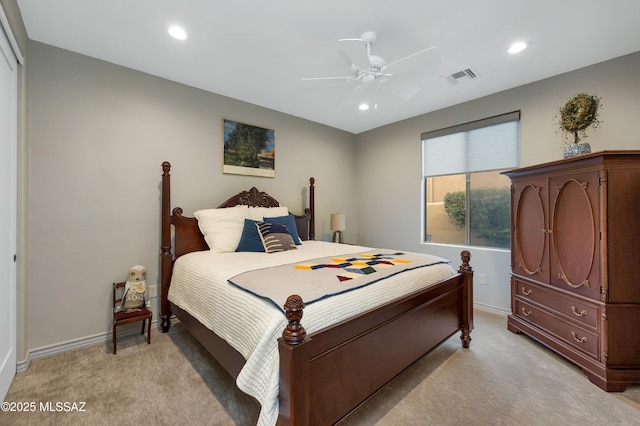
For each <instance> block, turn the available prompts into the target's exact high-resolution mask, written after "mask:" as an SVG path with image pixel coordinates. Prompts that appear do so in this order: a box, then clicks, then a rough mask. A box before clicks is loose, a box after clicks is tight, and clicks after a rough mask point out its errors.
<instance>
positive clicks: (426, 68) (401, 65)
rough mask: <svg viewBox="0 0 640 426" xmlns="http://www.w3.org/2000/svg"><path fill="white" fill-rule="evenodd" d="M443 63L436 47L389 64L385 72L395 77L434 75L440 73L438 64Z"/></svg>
mask: <svg viewBox="0 0 640 426" xmlns="http://www.w3.org/2000/svg"><path fill="white" fill-rule="evenodd" d="M441 61H442V58H441V56H440V51H439V50H438V48H437V47H436V46H431V47H429V48H427V49H424V50H420V51H419V52H416V53H413V54H411V55H408V56H405V57H404V58H400V59H397V60H395V61H393V62H389V63H388V64H387V66H386V67H385V72H390V73H391V74H393V75H394V77H395V76H405V75H409V74H414V75H433V74H437V73H438V64H439V63H440V62H441Z"/></svg>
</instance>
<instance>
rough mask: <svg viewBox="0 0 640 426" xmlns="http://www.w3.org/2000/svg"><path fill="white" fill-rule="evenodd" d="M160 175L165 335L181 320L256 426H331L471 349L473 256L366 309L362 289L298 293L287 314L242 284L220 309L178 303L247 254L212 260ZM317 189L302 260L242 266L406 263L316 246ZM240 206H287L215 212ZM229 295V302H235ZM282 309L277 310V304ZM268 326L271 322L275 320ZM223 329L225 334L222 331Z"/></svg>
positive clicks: (256, 259) (286, 255) (307, 215)
mask: <svg viewBox="0 0 640 426" xmlns="http://www.w3.org/2000/svg"><path fill="white" fill-rule="evenodd" d="M162 169H163V174H162V203H161V204H162V207H161V210H162V211H161V219H162V220H161V222H162V225H161V247H160V259H161V277H160V280H161V300H160V303H161V307H160V310H161V322H162V324H161V327H162V331H163V332H167V331H168V330H169V328H170V322H171V318H172V316H173V315H175V317H177V318H178V319H179V320H180V322H181V323H182V324H183V325H184V327H185V328H187V329H188V330H189V331H190V332H191V333H192V334H193V335H194V336H195V337H196V338H197V339H198V340H199V341H200V342H201V343H202V345H203V346H204V347H205V348H206V349H207V351H209V352H210V353H211V355H212V356H213V357H214V358H215V359H216V360H217V361H218V362H219V363H220V364H221V365H222V366H223V367H224V368H225V369H226V370H227V371H228V372H229V374H231V376H233V377H234V378H236V383H237V384H238V387H239V388H240V389H241V390H243V391H245V392H247V393H248V394H250V395H252V396H254V397H255V398H256V399H257V400H258V402H260V404H261V407H262V411H261V414H260V419H259V424H273V423H276V422H277V423H278V424H295V425H317V424H334V423H336V422H338V421H339V420H341V419H343V418H344V417H346V416H347V415H348V414H349V413H351V412H352V411H353V410H355V409H356V408H358V406H360V405H361V404H362V403H363V402H365V401H366V400H367V399H368V398H369V397H370V396H372V395H373V394H374V393H376V392H377V391H378V390H379V389H380V388H382V387H383V386H384V385H385V384H386V383H388V382H389V381H390V380H392V379H393V378H394V377H395V376H397V375H398V374H400V373H401V372H402V371H403V370H404V369H406V368H407V367H408V366H410V365H411V364H413V363H414V362H415V361H417V360H418V359H420V358H421V357H422V356H424V355H425V354H427V353H428V352H430V351H431V350H433V349H434V348H435V347H437V346H439V345H440V344H441V343H442V342H444V341H445V340H447V339H448V338H449V337H451V336H452V335H454V334H455V333H458V332H460V339H461V341H462V346H463V347H465V348H468V347H469V344H470V341H471V337H470V333H471V331H472V329H473V287H472V284H473V271H472V268H471V267H470V266H469V260H470V254H469V252H468V251H463V252H462V253H461V261H462V263H461V265H460V267H459V269H458V270H457V271H453V270H452V271H451V273H447V274H446V275H441V274H445V272H444V270H445V269H446V267H448V268H449V269H451V268H450V266H448V265H443V263H445V262H435V261H434V262H433V263H434V265H433V271H434V272H428V273H427V272H425V271H427V270H429V271H432V269H431V268H432V266H429V267H428V268H427V267H420V268H412V269H410V270H407V271H404V272H402V273H401V274H400V273H398V274H397V276H394V277H392V278H393V279H394V280H397V279H399V280H405V281H407V282H409V283H411V285H415V286H417V287H410V289H411V290H410V291H409V293H407V294H405V293H403V294H396V293H394V291H395V290H393V291H390V290H389V289H388V288H387V289H384V287H381V286H382V284H381V282H382V281H389V280H381V281H380V282H375V283H373V284H371V285H367V286H366V291H367V292H368V293H371V294H372V296H367V297H370V299H365V298H364V296H363V294H364V293H361V292H362V291H364V290H365V289H360V288H358V289H355V290H353V291H347V292H344V293H341V294H337V295H335V296H332V297H326V298H325V297H319V298H318V299H317V301H316V300H311V301H309V300H304V299H303V298H302V297H301V296H300V295H297V294H291V295H289V296H288V297H285V298H284V303H280V299H276V298H275V297H256V295H255V294H252V293H251V291H247V288H243V286H242V285H240V286H238V285H235V284H237V283H235V282H234V284H232V285H229V284H228V283H224V284H225V285H226V286H225V287H220V288H217V289H216V290H215V291H217V292H220V293H216V294H218V295H219V298H218V297H217V296H210V295H206V296H201V295H200V293H196V294H198V297H193V295H184V294H180V293H179V291H182V290H178V289H179V288H180V287H181V286H182V287H183V286H184V285H183V284H182V281H187V282H190V283H192V285H193V286H198V285H199V283H200V282H201V281H203V280H204V279H203V278H202V277H201V276H200V275H198V274H199V273H200V270H201V269H202V270H204V269H209V270H211V271H213V272H214V273H215V272H216V271H222V270H224V269H225V268H229V270H228V271H226V270H225V271H224V273H222V272H220V275H221V276H223V277H227V276H229V277H231V276H233V275H234V274H235V273H236V272H237V271H239V270H240V269H241V268H240V266H234V265H233V262H232V261H231V259H232V258H234V255H236V254H238V255H240V254H241V253H213V252H214V250H210V249H209V245H208V244H207V241H206V240H205V237H204V236H203V233H202V232H201V230H200V227H199V226H198V220H197V219H196V218H195V217H187V216H185V215H184V214H183V211H182V209H181V208H179V207H176V208H174V209H173V210H172V209H171V201H170V200H171V184H170V177H171V176H170V170H171V165H170V164H169V163H168V162H164V163H163V164H162ZM309 183H310V185H309V188H308V192H307V195H308V200H309V208H307V209H305V211H304V212H303V214H300V215H293V219H294V221H295V228H296V231H297V234H298V237H299V239H300V245H298V246H297V247H296V250H290V251H285V252H283V253H275V254H265V253H261V254H259V253H247V254H246V255H247V256H249V257H248V260H246V261H244V260H243V261H244V262H248V263H251V264H254V263H255V264H256V265H258V266H259V268H258V269H260V268H262V267H267V266H268V267H274V268H275V267H277V266H275V265H271V263H274V262H281V261H283V262H284V263H292V262H293V263H295V262H300V259H303V258H304V259H307V260H318V259H323V258H322V256H321V255H322V254H326V253H328V252H327V250H329V249H331V250H337V252H336V256H338V257H339V258H341V257H349V256H353V255H354V253H361V254H362V253H364V252H365V251H367V250H377V251H375V253H376V256H377V255H382V256H394V255H402V256H398V259H399V258H400V257H404V256H408V255H410V254H408V253H391V252H386V251H381V249H372V248H367V247H360V246H350V245H346V244H335V243H325V242H319V241H315V229H314V228H315V226H314V224H315V205H314V191H315V187H314V184H315V181H314V179H313V178H311V179H310V180H309ZM244 206H251V207H259V208H278V207H281V206H280V203H279V202H278V201H277V200H276V199H275V198H273V197H271V196H270V195H268V194H266V193H264V192H261V191H259V190H257V189H256V188H251V189H250V190H248V191H242V192H240V193H238V194H236V195H234V196H232V197H230V198H229V199H228V200H226V201H225V202H223V203H222V204H220V205H219V206H218V209H231V208H236V209H238V210H240V209H239V208H238V207H244ZM265 220H266V219H265ZM172 231H173V232H172ZM172 242H173V244H172ZM329 246H330V247H329ZM332 253H333V252H332ZM369 254H370V252H367V255H369ZM242 255H244V254H242ZM251 256H253V257H251ZM237 258H240V256H237ZM384 258H385V259H387V257H384ZM274 259H276V260H274ZM350 259H351V258H350ZM214 261H219V262H221V263H220V264H219V266H215V265H214V264H213V263H211V262H214ZM197 262H200V263H197ZM307 263H308V262H307ZM299 264H302V263H299ZM198 265H202V266H198ZM212 265H213V266H212ZM305 265H306V263H305ZM234 268H235V269H234ZM302 269H304V268H302ZM250 272H254V271H250ZM225 274H227V275H225ZM427 275H430V276H432V277H431V278H430V280H431V281H433V282H431V283H429V285H427V286H422V285H423V284H421V283H422V281H426V278H424V277H426V276H427ZM185 277H186V278H185ZM235 278H236V277H234V280H235ZM390 279H391V278H390ZM230 282H233V280H230ZM394 282H395V281H394ZM178 283H180V284H178ZM414 283H415V284H414ZM221 285H222V284H221ZM425 285H426V284H425ZM207 286H209V285H207ZM172 287H173V288H172ZM187 287H188V286H187ZM396 287H397V286H396ZM197 291H198V292H200V291H202V289H201V288H198V289H197ZM302 291H306V290H302ZM222 292H228V293H229V297H230V298H229V299H227V295H226V294H225V295H223V294H222ZM376 292H377V293H376ZM303 294H309V293H303ZM223 296H224V297H223ZM258 296H260V295H258ZM218 299H219V300H218ZM202 300H204V301H205V302H206V303H205V302H202ZM275 300H278V301H279V302H278V303H274V302H275ZM369 300H371V301H369ZM190 301H192V302H190ZM374 301H375V302H374ZM316 302H317V303H316ZM199 303H200V304H203V306H205V307H209V308H208V310H209V311H214V317H215V318H214V319H213V320H211V321H214V323H212V324H213V325H212V324H210V323H209V320H208V319H207V318H205V317H203V316H202V315H203V313H201V312H200V311H198V309H196V308H195V307H194V306H192V305H197V304H199ZM276 305H282V306H276ZM259 309H265V311H264V312H265V313H259V314H258V313H257V312H258V310H259ZM260 312H262V311H260ZM209 313H210V312H209ZM209 313H208V314H207V315H209ZM256 316H257V317H258V318H257V319H256ZM303 316H304V318H303ZM271 317H272V318H273V320H271V319H269V320H268V321H267V318H271ZM216 321H221V322H223V323H224V325H223V326H221V327H220V328H215V327H216V324H217V322H216ZM212 329H215V330H216V332H214V331H212ZM237 342H241V343H237ZM242 342H258V343H257V344H255V345H254V344H253V343H247V344H246V345H245V344H244V343H242ZM262 352H264V354H266V357H267V359H268V361H265V360H262V358H260V359H258V358H257V356H258V353H260V355H261V356H263V354H262ZM272 362H273V363H275V367H272V366H271V363H272ZM274 375H275V378H274ZM263 376H264V377H263ZM254 387H255V388H254ZM256 389H258V390H256Z"/></svg>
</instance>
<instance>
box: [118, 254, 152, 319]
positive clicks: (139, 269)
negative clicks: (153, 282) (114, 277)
mask: <svg viewBox="0 0 640 426" xmlns="http://www.w3.org/2000/svg"><path fill="white" fill-rule="evenodd" d="M146 278H147V269H146V268H145V267H144V266H141V265H136V266H133V267H132V268H131V269H130V270H129V275H127V281H126V282H125V287H124V295H123V296H122V309H123V310H126V311H129V310H132V309H140V308H143V307H145V306H146V302H147V281H146Z"/></svg>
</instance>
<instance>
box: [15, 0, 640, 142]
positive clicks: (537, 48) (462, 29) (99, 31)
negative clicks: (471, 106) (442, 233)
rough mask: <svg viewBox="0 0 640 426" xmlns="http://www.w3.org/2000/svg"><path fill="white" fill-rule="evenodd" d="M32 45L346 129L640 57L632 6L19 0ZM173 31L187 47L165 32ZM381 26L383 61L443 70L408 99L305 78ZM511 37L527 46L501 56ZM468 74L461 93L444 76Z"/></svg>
mask: <svg viewBox="0 0 640 426" xmlns="http://www.w3.org/2000/svg"><path fill="white" fill-rule="evenodd" d="M18 5H19V6H20V10H21V12H22V16H23V19H24V22H25V25H26V28H27V32H28V34H29V37H30V38H31V39H32V40H36V41H39V42H43V43H47V44H50V45H53V46H57V47H61V48H64V49H68V50H71V51H74V52H78V53H81V54H84V55H88V56H92V57H95V58H99V59H103V60H105V61H109V62H112V63H115V64H119V65H123V66H126V67H129V68H133V69H136V70H140V71H144V72H146V73H149V74H153V75H156V76H160V77H164V78H167V79H169V80H174V81H177V82H180V83H184V84H187V85H190V86H193V87H197V88H201V89H203V90H207V91H211V92H214V93H218V94H222V95H225V96H228V97H231V98H235V99H239V100H242V101H246V102H250V103H252V104H256V105H260V106H263V107H266V108H271V109H274V110H277V111H281V112H284V113H288V114H292V115H294V116H297V117H302V118H305V119H308V120H312V121H315V122H318V123H322V124H326V125H329V126H332V127H336V128H338V129H343V130H346V131H349V132H352V133H356V134H357V133H360V132H363V131H366V130H369V129H373V128H376V127H379V126H382V125H385V124H388V123H392V122H396V121H399V120H402V119H406V118H409V117H414V116H417V115H420V114H424V113H427V112H429V111H433V110H437V109H440V108H443V107H446V106H450V105H454V104H457V103H460V102H464V101H467V100H470V99H474V98H478V97H481V96H485V95H487V94H491V93H495V92H498V91H502V90H505V89H509V88H512V87H516V86H520V85H523V84H526V83H529V82H532V81H536V80H540V79H543V78H546V77H550V76H553V75H556V74H560V73H563V72H567V71H571V70H574V69H577V68H581V67H584V66H587V65H591V64H594V63H597V62H602V61H605V60H607V59H611V58H614V57H618V56H621V55H624V54H627V53H632V52H636V51H639V50H640V24H638V18H639V17H640V1H638V0H606V1H605V0H484V1H479V0H457V1H451V0H430V1H427V0H394V1H390V0H387V1H383V0H322V1H313V2H312V1H309V0H236V1H233V0H225V1H220V0H135V1H132V0H56V1H51V0H18ZM172 24H179V25H181V26H183V27H184V28H185V30H186V31H187V33H188V36H189V37H188V39H187V40H186V41H177V40H175V39H172V38H171V37H169V35H168V34H167V29H168V27H169V26H170V25H172ZM365 31H375V32H376V33H377V34H378V40H377V42H376V44H375V45H374V46H373V47H372V52H373V53H374V54H376V55H378V56H382V57H383V58H384V59H386V61H387V62H392V61H394V60H396V59H399V58H401V57H404V56H407V55H410V54H412V53H414V52H417V51H419V50H422V49H425V48H427V47H430V46H434V45H435V46H437V47H438V49H439V52H440V54H441V57H442V62H441V63H440V64H439V70H437V75H425V76H421V77H419V78H418V79H413V80H411V81H403V82H402V83H403V84H411V85H415V86H418V87H420V91H419V92H418V94H417V95H415V96H414V97H412V98H411V99H410V100H408V101H405V100H402V98H401V97H399V96H398V95H397V94H395V93H393V92H391V94H388V93H387V92H386V91H384V90H382V89H384V88H385V86H386V88H387V89H390V88H393V84H398V83H400V82H401V81H400V80H392V81H391V82H390V83H387V84H386V85H382V86H381V87H380V88H375V87H374V88H372V89H368V93H370V94H372V95H374V96H376V98H375V102H376V103H377V104H378V108H377V109H376V110H369V111H365V112H363V111H359V110H358V109H357V108H356V106H357V105H356V103H357V102H356V99H355V97H354V96H353V94H354V93H356V92H357V93H359V92H360V91H356V90H355V89H354V87H353V86H351V85H346V84H331V83H327V82H325V83H324V84H320V83H315V84H311V83H308V82H303V81H301V78H303V77H325V76H345V75H349V68H348V64H346V63H345V61H344V58H343V57H342V56H341V55H340V54H339V50H340V44H339V43H338V39H341V38H359V37H360V35H361V34H362V33H363V32H365ZM516 40H526V41H529V42H530V43H531V44H530V47H529V49H527V50H525V51H524V52H522V53H520V54H517V55H509V54H507V52H506V50H507V48H508V46H509V44H510V43H512V42H514V41H516ZM466 68H472V69H473V70H475V71H476V72H477V73H478V74H479V75H480V77H479V78H477V79H474V80H463V81H461V82H460V83H459V84H457V85H451V84H450V83H448V82H446V81H445V80H444V79H443V78H442V76H444V75H448V74H452V73H455V72H457V71H460V70H463V69H466Z"/></svg>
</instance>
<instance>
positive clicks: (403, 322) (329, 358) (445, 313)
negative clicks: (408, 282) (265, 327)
mask: <svg viewBox="0 0 640 426" xmlns="http://www.w3.org/2000/svg"><path fill="white" fill-rule="evenodd" d="M469 258H470V254H469V252H468V251H464V252H462V265H461V266H460V269H459V274H458V275H456V276H455V277H453V278H451V279H449V280H446V281H444V282H442V283H439V284H437V285H435V286H432V287H429V288H427V289H425V290H422V291H420V292H417V293H414V294H412V295H409V296H406V297H404V298H402V299H400V300H397V301H396V302H393V303H391V304H388V305H385V306H383V307H381V308H378V309H375V310H372V311H369V312H366V313H364V314H362V315H359V316H357V317H355V318H353V319H351V320H349V321H345V322H342V323H339V324H336V325H335V326H332V327H329V328H326V329H323V330H321V331H319V332H317V333H312V334H310V335H307V334H306V332H305V330H304V327H302V325H301V319H302V316H303V308H304V303H303V301H302V300H301V299H300V297H299V296H291V297H290V298H289V299H288V300H287V303H286V304H285V306H284V308H285V311H286V313H287V319H288V321H289V324H288V325H287V328H286V329H285V330H284V332H283V336H282V338H280V339H279V340H278V346H279V351H280V395H279V400H280V414H279V418H278V424H281V425H294V424H295V425H314V424H334V423H335V422H337V421H339V420H340V419H342V418H343V417H345V416H347V415H348V414H349V413H350V412H352V411H353V410H355V409H356V408H357V407H359V406H360V405H361V404H362V403H363V402H365V401H366V400H367V399H368V398H370V397H371V396H372V395H373V394H375V393H376V392H377V391H378V390H379V389H380V388H382V387H383V386H384V385H385V384H386V383H388V382H389V381H391V380H392V379H393V378H394V377H396V376H397V375H398V374H400V373H401V372H402V371H404V370H405V369H406V368H407V367H409V366H410V365H411V364H413V363H414V362H415V361H417V360H418V359H420V358H421V357H422V356H424V355H425V354H427V353H429V352H430V351H431V350H433V349H434V348H436V347H437V346H439V345H440V344H441V343H443V342H444V341H445V340H447V339H448V338H449V337H451V336H452V335H453V334H455V333H456V332H458V331H460V332H461V336H460V338H461V340H462V346H463V347H465V348H467V347H469V343H470V341H471V335H470V333H471V330H472V329H473V288H472V283H473V271H472V268H471V267H470V266H469ZM425 325H426V326H425ZM371 354H375V356H371ZM337 395H339V397H337Z"/></svg>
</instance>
